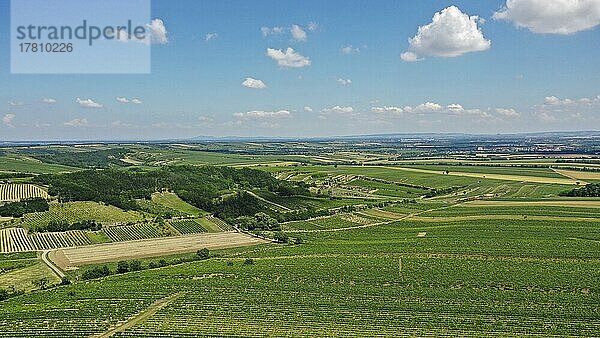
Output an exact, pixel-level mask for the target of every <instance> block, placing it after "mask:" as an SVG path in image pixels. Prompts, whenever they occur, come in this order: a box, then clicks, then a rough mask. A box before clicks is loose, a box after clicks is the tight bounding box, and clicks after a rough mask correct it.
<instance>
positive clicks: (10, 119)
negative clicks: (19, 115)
mask: <svg viewBox="0 0 600 338" xmlns="http://www.w3.org/2000/svg"><path fill="white" fill-rule="evenodd" d="M14 119H15V114H11V113H8V114H5V115H4V116H3V117H2V123H3V124H4V125H7V126H9V127H12V126H13V124H12V123H13V120H14Z"/></svg>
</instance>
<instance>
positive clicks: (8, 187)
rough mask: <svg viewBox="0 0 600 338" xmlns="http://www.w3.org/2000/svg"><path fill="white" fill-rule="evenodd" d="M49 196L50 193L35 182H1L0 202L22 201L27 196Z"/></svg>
mask: <svg viewBox="0 0 600 338" xmlns="http://www.w3.org/2000/svg"><path fill="white" fill-rule="evenodd" d="M34 197H41V198H48V197H49V196H48V193H47V192H46V191H45V190H44V189H42V188H40V187H38V186H36V185H33V184H0V202H13V201H20V200H24V199H27V198H34Z"/></svg>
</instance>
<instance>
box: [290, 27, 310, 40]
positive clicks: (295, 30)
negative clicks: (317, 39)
mask: <svg viewBox="0 0 600 338" xmlns="http://www.w3.org/2000/svg"><path fill="white" fill-rule="evenodd" d="M290 32H291V33H292V38H294V40H296V41H306V39H307V36H306V32H305V31H304V30H303V29H302V27H300V26H298V25H292V28H291V29H290Z"/></svg>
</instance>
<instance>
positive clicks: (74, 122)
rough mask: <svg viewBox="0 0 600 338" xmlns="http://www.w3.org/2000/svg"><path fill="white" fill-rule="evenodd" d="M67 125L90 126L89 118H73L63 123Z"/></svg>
mask: <svg viewBox="0 0 600 338" xmlns="http://www.w3.org/2000/svg"><path fill="white" fill-rule="evenodd" d="M63 124H64V125H65V126H66V127H86V126H88V120H87V119H73V120H71V121H67V122H65V123H63Z"/></svg>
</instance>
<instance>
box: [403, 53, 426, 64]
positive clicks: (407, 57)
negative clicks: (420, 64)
mask: <svg viewBox="0 0 600 338" xmlns="http://www.w3.org/2000/svg"><path fill="white" fill-rule="evenodd" d="M400 59H402V61H404V62H417V61H421V60H423V59H422V58H419V56H418V55H417V54H415V53H413V52H404V53H402V54H400Z"/></svg>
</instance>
